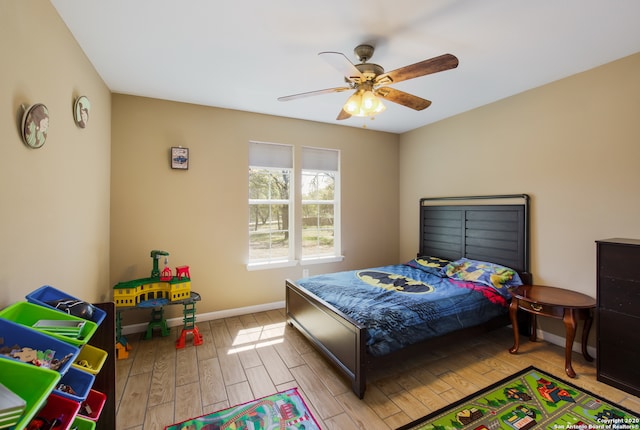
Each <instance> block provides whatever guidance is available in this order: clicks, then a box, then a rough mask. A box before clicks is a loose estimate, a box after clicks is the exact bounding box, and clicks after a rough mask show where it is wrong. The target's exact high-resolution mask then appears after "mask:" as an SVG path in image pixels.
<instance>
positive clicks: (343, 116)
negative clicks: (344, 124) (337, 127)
mask: <svg viewBox="0 0 640 430" xmlns="http://www.w3.org/2000/svg"><path fill="white" fill-rule="evenodd" d="M347 118H351V114H350V113H347V111H345V110H344V109H340V113H339V114H338V116H337V117H336V119H337V120H342V119H347Z"/></svg>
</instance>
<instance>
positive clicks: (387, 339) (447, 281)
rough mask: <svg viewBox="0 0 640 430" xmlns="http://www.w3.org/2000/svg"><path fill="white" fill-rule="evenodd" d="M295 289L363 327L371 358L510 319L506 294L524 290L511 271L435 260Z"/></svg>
mask: <svg viewBox="0 0 640 430" xmlns="http://www.w3.org/2000/svg"><path fill="white" fill-rule="evenodd" d="M296 283H297V284H298V285H299V286H301V287H303V288H305V289H306V290H308V291H310V292H311V293H313V294H315V295H316V296H318V297H319V298H321V299H323V300H324V301H326V302H328V303H329V304H331V305H332V306H334V307H335V308H337V309H339V310H340V311H341V312H343V313H345V314H346V315H348V316H349V317H350V318H352V319H354V320H355V321H357V322H358V323H360V324H361V325H363V326H365V327H366V328H367V339H366V344H367V349H368V351H369V353H370V354H371V355H373V356H382V355H385V354H388V353H391V352H394V351H396V350H399V349H401V348H403V347H405V346H407V345H410V344H413V343H416V342H419V341H421V340H426V339H429V338H433V337H437V336H440V335H443V334H446V333H449V332H452V331H455V330H459V329H462V328H467V327H472V326H476V325H479V324H482V323H484V322H486V321H488V320H490V319H492V318H494V317H497V316H499V315H502V314H506V313H507V312H508V301H509V299H510V294H509V292H508V289H509V288H511V287H513V286H516V285H521V284H522V282H521V280H520V278H519V276H518V274H517V272H515V271H514V270H512V269H510V268H508V267H503V266H499V265H496V264H493V263H489V262H482V261H475V260H469V259H466V258H463V259H460V260H457V261H447V260H442V259H438V258H434V257H421V258H417V259H414V260H411V261H410V262H408V263H406V264H398V265H391V266H382V267H376V268H371V269H365V270H353V271H346V272H338V273H331V274H325V275H316V276H311V277H307V278H302V279H299V280H298V281H297V282H296Z"/></svg>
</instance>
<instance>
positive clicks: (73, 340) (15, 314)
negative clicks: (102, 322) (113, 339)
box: [0, 302, 98, 346]
mask: <svg viewBox="0 0 640 430" xmlns="http://www.w3.org/2000/svg"><path fill="white" fill-rule="evenodd" d="M0 318H4V319H7V320H9V321H13V322H16V323H18V324H21V325H24V326H27V327H31V328H33V329H34V330H38V331H40V332H42V333H44V334H46V335H48V336H51V337H55V338H56V339H59V340H62V341H64V342H67V343H70V344H72V345H76V346H81V345H84V344H86V343H87V342H88V341H89V339H91V336H93V334H94V333H95V331H96V330H97V329H98V325H97V324H96V323H94V322H93V321H87V320H85V319H82V318H78V317H74V316H73V315H68V314H66V313H64V312H59V311H57V310H54V309H51V308H47V307H44V306H40V305H36V304H34V303H29V302H17V303H14V304H12V305H10V306H7V307H6V308H4V309H2V310H1V311H0ZM43 320H45V321H49V320H52V321H62V323H61V324H64V323H65V322H67V323H68V322H76V323H78V324H82V326H81V328H80V332H79V336H78V337H70V336H64V335H62V334H59V333H56V332H55V330H52V329H45V328H42V327H34V325H36V324H37V323H38V322H39V321H43Z"/></svg>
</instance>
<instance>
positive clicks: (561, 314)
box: [509, 285, 596, 378]
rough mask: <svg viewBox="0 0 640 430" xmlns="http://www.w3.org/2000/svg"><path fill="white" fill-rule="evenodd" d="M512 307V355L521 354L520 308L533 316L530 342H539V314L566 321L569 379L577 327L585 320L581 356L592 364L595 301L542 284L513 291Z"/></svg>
mask: <svg viewBox="0 0 640 430" xmlns="http://www.w3.org/2000/svg"><path fill="white" fill-rule="evenodd" d="M511 296H512V300H511V305H510V306H509V316H510V318H511V325H512V326H513V338H514V343H513V347H511V348H510V349H509V352H510V353H511V354H515V353H516V352H518V348H519V346H520V339H519V335H518V318H517V314H518V309H522V310H523V311H525V312H528V313H530V314H531V337H530V339H531V341H533V342H535V341H536V317H537V316H538V315H542V316H547V317H553V318H559V319H562V321H563V322H564V327H565V330H566V342H565V353H564V357H565V364H564V369H565V371H566V372H567V375H569V377H570V378H575V376H576V372H575V371H574V370H573V367H572V366H571V351H572V350H573V340H574V339H575V337H576V325H577V321H578V320H579V319H584V327H583V330H582V355H583V356H584V358H585V359H586V360H587V361H593V357H591V356H590V355H589V353H588V351H587V338H588V337H589V330H590V329H591V324H592V323H593V315H592V312H593V309H595V307H596V301H595V299H594V298H592V297H589V296H587V295H586V294H582V293H579V292H577V291H571V290H565V289H562V288H556V287H546V286H542V285H521V286H519V287H516V288H515V289H513V290H511Z"/></svg>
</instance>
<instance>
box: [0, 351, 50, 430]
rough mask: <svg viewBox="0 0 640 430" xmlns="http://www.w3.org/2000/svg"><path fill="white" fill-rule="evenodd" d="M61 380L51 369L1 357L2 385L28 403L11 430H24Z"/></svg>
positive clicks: (0, 380) (0, 377) (0, 376)
mask: <svg viewBox="0 0 640 430" xmlns="http://www.w3.org/2000/svg"><path fill="white" fill-rule="evenodd" d="M59 380H60V374H59V373H58V372H55V371H53V370H50V369H45V368H42V367H37V366H33V365H31V364H27V363H23V362H21V361H15V360H10V359H8V358H3V357H0V383H2V385H4V386H5V387H7V388H8V389H9V390H11V391H13V392H14V393H15V394H17V395H18V396H20V397H22V399H23V400H24V401H25V402H26V403H27V406H26V407H25V410H24V413H23V414H22V417H21V418H20V421H18V423H17V424H16V425H15V426H13V427H9V429H23V428H25V427H26V426H27V424H29V422H30V421H31V419H32V418H33V417H34V416H35V415H36V413H37V412H38V411H39V410H40V408H41V407H42V406H43V405H44V403H45V401H46V400H47V398H48V397H49V394H50V393H51V391H53V389H54V388H55V387H56V384H57V383H58V381H59Z"/></svg>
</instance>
